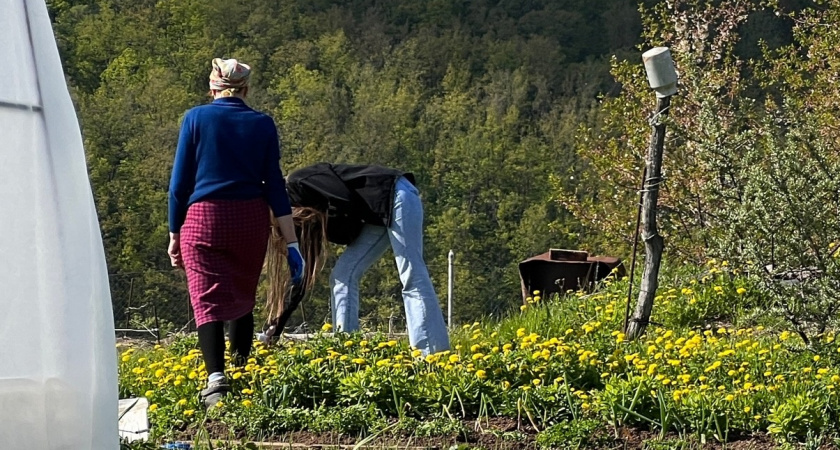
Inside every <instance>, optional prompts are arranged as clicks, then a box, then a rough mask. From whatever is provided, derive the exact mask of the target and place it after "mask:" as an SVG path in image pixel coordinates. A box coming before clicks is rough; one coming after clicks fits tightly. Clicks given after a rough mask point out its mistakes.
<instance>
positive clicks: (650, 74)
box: [642, 47, 677, 98]
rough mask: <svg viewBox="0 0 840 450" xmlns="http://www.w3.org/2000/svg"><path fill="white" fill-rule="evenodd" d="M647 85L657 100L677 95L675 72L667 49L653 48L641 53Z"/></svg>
mask: <svg viewBox="0 0 840 450" xmlns="http://www.w3.org/2000/svg"><path fill="white" fill-rule="evenodd" d="M642 61H643V62H644V64H645V71H646V72H647V78H648V83H650V87H651V89H653V90H654V91H656V96H657V97H659V98H664V97H670V96H672V95H674V94H676V93H677V70H676V69H675V68H674V60H673V59H672V58H671V51H670V50H668V47H654V48H652V49H650V50H648V51H646V52H644V53H642Z"/></svg>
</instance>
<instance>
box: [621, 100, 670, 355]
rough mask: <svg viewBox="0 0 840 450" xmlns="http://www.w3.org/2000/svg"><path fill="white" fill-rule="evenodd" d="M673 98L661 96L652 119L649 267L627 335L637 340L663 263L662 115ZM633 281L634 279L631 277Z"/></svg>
mask: <svg viewBox="0 0 840 450" xmlns="http://www.w3.org/2000/svg"><path fill="white" fill-rule="evenodd" d="M670 105H671V97H670V96H668V97H664V98H657V100H656V113H655V115H654V117H653V119H652V120H651V126H652V127H653V135H652V136H651V139H650V146H649V147H648V152H647V157H646V158H645V168H646V170H645V172H646V173H647V177H646V179H645V182H644V189H643V192H642V240H643V241H644V243H645V269H644V272H643V274H642V284H641V287H640V288H639V299H638V301H637V302H636V310H635V312H634V313H633V318H631V319H630V321H629V324H628V326H627V337H628V338H629V339H636V338H638V337H639V336H641V335H642V334H644V332H645V328H646V327H647V325H648V323H649V321H650V314H651V311H652V310H653V299H654V298H655V297H656V288H657V287H658V286H659V266H660V263H661V261H662V251H663V249H664V248H665V244H664V242H663V240H662V236H660V235H659V231H658V229H657V226H656V204H657V202H658V200H659V185H660V184H661V183H662V153H663V148H664V147H665V124H664V123H662V120H661V119H662V117H664V116H666V115H667V114H668V107H669V106H670ZM630 282H631V283H632V282H633V280H630Z"/></svg>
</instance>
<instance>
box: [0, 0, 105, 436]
mask: <svg viewBox="0 0 840 450" xmlns="http://www.w3.org/2000/svg"><path fill="white" fill-rule="evenodd" d="M0 10H1V11H2V13H0V30H3V38H2V39H0V61H2V64H3V69H4V70H3V75H2V78H3V88H2V89H0V142H2V149H0V448H2V449H3V450H18V449H27V450H40V449H48V450H53V449H67V450H80V449H96V450H99V449H117V448H119V443H118V431H117V370H116V366H117V364H116V349H115V346H114V332H113V330H114V324H113V316H112V312H111V301H110V293H109V290H108V275H107V269H106V267H105V257H104V252H103V248H102V239H101V237H100V233H99V225H98V222H97V218H96V210H95V208H94V204H93V197H92V195H91V190H90V184H89V181H88V176H87V169H86V167H85V156H84V151H83V147H82V137H81V133H80V131H79V124H78V121H77V119H76V115H75V111H74V109H73V104H72V102H71V100H70V95H69V93H68V90H67V85H66V83H65V79H64V72H63V70H62V67H61V62H60V59H59V55H58V50H57V48H56V43H55V38H54V36H53V33H52V28H51V24H50V19H49V16H48V13H47V8H46V5H45V3H44V0H0Z"/></svg>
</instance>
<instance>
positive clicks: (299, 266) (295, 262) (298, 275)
mask: <svg viewBox="0 0 840 450" xmlns="http://www.w3.org/2000/svg"><path fill="white" fill-rule="evenodd" d="M288 250H289V255H288V256H287V257H286V258H287V259H286V260H287V261H288V262H289V270H290V271H291V272H292V282H293V283H295V284H298V283H300V282H301V281H303V269H305V268H306V261H304V260H303V255H301V253H300V246H299V245H298V243H297V242H293V243H291V244H289V245H288Z"/></svg>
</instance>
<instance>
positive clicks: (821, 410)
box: [767, 394, 828, 442]
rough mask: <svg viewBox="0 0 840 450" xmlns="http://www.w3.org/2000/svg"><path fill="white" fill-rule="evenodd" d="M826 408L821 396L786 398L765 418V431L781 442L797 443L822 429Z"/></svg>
mask: <svg viewBox="0 0 840 450" xmlns="http://www.w3.org/2000/svg"><path fill="white" fill-rule="evenodd" d="M827 408H828V405H827V404H826V399H825V398H824V397H822V396H815V395H809V394H799V395H796V396H794V397H790V398H787V399H785V400H783V401H782V402H781V403H780V404H779V405H777V406H775V407H774V408H773V409H772V410H771V412H770V414H769V415H768V416H767V420H768V421H769V422H770V425H769V426H768V427H767V430H768V431H769V432H770V433H772V434H774V435H776V437H777V438H778V439H780V440H781V441H783V442H797V441H799V440H802V439H804V438H805V437H807V436H808V435H809V434H810V432H813V431H817V430H822V429H823V427H824V426H825V421H826V410H827Z"/></svg>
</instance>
